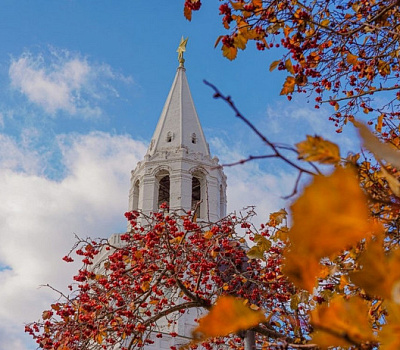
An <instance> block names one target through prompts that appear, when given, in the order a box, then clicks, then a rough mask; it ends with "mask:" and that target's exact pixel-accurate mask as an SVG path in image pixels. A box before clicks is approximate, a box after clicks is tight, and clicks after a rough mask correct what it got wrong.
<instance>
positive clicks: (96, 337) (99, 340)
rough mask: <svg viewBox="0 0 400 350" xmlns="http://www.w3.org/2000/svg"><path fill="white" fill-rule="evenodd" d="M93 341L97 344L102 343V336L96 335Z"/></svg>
mask: <svg viewBox="0 0 400 350" xmlns="http://www.w3.org/2000/svg"><path fill="white" fill-rule="evenodd" d="M94 340H95V341H96V342H97V343H98V344H101V343H103V336H102V335H101V333H99V334H97V335H96V336H95V337H94Z"/></svg>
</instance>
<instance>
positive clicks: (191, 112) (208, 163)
mask: <svg viewBox="0 0 400 350" xmlns="http://www.w3.org/2000/svg"><path fill="white" fill-rule="evenodd" d="M186 42H187V39H186V40H183V38H182V40H181V44H180V45H179V48H178V51H177V52H178V60H179V66H178V69H177V72H176V75H175V79H174V81H173V83H172V86H171V89H170V91H169V94H168V97H167V100H166V102H165V104H164V108H163V110H162V112H161V116H160V119H159V121H158V124H157V127H156V129H155V131H154V134H153V137H152V139H151V142H150V145H149V148H148V150H147V153H146V155H145V157H144V160H142V161H141V162H139V163H138V164H137V166H136V168H135V170H133V171H132V176H131V189H130V192H129V210H142V211H143V212H144V213H145V214H149V213H150V212H156V211H158V210H159V208H160V205H161V204H162V203H166V204H167V205H168V206H169V208H170V210H184V211H186V212H187V211H189V210H190V211H192V212H193V211H194V210H195V211H196V215H197V218H198V219H199V220H204V221H211V222H215V221H218V220H219V219H221V218H223V217H224V216H225V215H226V176H225V175H224V173H223V171H222V169H221V168H220V167H218V158H217V157H214V158H212V157H211V155H210V149H209V146H208V143H207V142H206V139H205V137H204V133H203V129H202V127H201V124H200V121H199V118H198V116H197V112H196V109H195V107H194V103H193V99H192V95H191V93H190V89H189V84H188V81H187V78H186V69H185V67H184V62H185V60H184V59H183V52H184V51H185V46H186Z"/></svg>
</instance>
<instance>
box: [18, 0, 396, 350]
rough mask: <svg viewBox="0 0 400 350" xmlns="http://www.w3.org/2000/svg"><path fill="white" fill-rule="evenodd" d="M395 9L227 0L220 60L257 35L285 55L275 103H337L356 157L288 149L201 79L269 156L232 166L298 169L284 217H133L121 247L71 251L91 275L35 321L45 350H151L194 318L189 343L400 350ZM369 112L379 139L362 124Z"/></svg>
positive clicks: (190, 1) (314, 141)
mask: <svg viewBox="0 0 400 350" xmlns="http://www.w3.org/2000/svg"><path fill="white" fill-rule="evenodd" d="M399 6H400V4H399V2H398V1H394V0H390V1H378V0H354V1H325V0H315V1H305V2H300V1H297V0H279V1H278V0H276V1H275V0H247V1H244V0H238V1H229V2H225V1H222V2H221V6H220V14H221V15H222V23H223V26H224V30H226V31H228V33H227V34H224V35H222V36H220V37H219V38H218V39H217V45H219V46H220V47H221V48H222V52H223V55H224V56H226V57H227V58H229V59H234V58H235V57H236V55H237V54H238V50H244V49H246V47H247V44H248V42H249V41H254V42H255V43H256V48H257V49H258V50H260V51H265V50H271V49H272V48H277V47H279V48H280V49H279V50H278V51H277V53H278V54H279V55H281V57H280V58H279V59H278V60H275V61H274V62H273V63H272V64H271V66H270V70H271V71H273V70H274V69H276V68H277V69H278V70H281V71H285V72H286V74H287V77H286V78H285V82H284V84H283V87H282V88H281V94H283V95H287V96H288V97H290V96H291V95H292V94H294V93H297V92H299V93H307V94H309V96H311V97H312V98H313V99H314V100H315V107H316V108H319V106H320V105H321V103H325V102H327V103H329V104H330V105H332V107H333V109H334V110H333V114H332V116H331V117H330V119H331V120H333V121H334V123H335V125H336V126H337V128H338V129H339V130H340V128H341V127H342V126H343V125H344V124H350V125H348V127H354V128H356V129H357V130H358V132H359V135H360V138H361V140H362V142H363V147H364V148H363V150H362V151H360V152H355V153H354V154H351V155H348V156H347V157H344V156H343V155H341V154H340V148H339V146H338V145H337V144H335V143H334V142H332V141H328V140H325V139H323V138H322V137H320V136H311V135H308V136H305V138H304V141H302V142H300V143H298V144H297V145H294V146H293V147H286V146H285V147H282V146H281V145H279V144H276V143H273V142H271V141H270V140H269V139H268V137H266V136H265V135H262V134H261V133H260V132H259V131H258V130H257V128H255V127H254V125H253V124H252V123H251V122H250V121H249V120H248V119H246V118H245V117H244V116H243V115H242V114H241V113H240V111H238V110H237V108H236V106H235V105H234V103H233V101H232V99H231V98H230V97H227V96H224V95H223V94H222V93H221V92H220V91H219V90H218V89H217V88H215V87H214V86H213V85H211V84H209V83H208V85H210V86H211V87H212V88H213V89H214V92H215V95H214V97H216V98H219V99H222V100H223V101H225V102H226V103H228V104H229V106H230V107H231V108H232V109H233V111H234V113H235V115H236V116H237V117H238V118H240V119H242V120H243V121H244V122H245V123H246V124H247V125H248V126H249V127H250V128H251V129H252V130H253V131H254V132H255V134H256V136H257V137H260V138H261V140H262V141H263V142H264V144H265V146H266V149H268V150H269V151H270V153H268V154H266V155H265V156H258V157H249V159H246V160H242V161H239V162H238V163H243V162H245V161H249V160H253V159H256V158H265V159H267V158H277V159H280V160H281V161H283V162H285V163H286V164H287V165H289V166H291V167H293V169H295V170H296V171H298V174H299V175H298V178H297V181H296V183H295V184H294V190H293V192H292V196H291V198H292V199H291V205H290V208H288V209H287V210H285V209H281V210H280V211H278V212H275V213H271V214H270V216H269V218H268V219H267V220H265V223H264V224H263V225H261V227H260V228H255V227H254V226H253V225H252V224H251V216H252V214H253V211H252V209H249V211H248V212H247V213H244V214H235V215H230V216H228V217H226V218H224V219H223V220H221V221H220V222H217V223H207V222H197V221H196V219H195V216H193V215H192V214H191V213H190V212H189V213H186V214H184V215H182V214H179V215H178V214H177V213H175V212H171V211H168V208H165V207H164V208H161V209H162V210H160V212H158V213H154V214H152V215H151V216H146V215H144V214H143V213H140V212H130V213H127V214H126V216H127V219H128V221H129V223H130V230H129V231H128V232H127V233H125V234H123V235H122V236H120V240H118V239H117V240H116V239H110V240H108V241H106V240H79V241H78V242H77V245H76V247H75V248H74V249H73V250H72V251H71V253H70V254H69V255H68V256H66V257H65V258H64V260H66V261H71V260H72V257H73V256H74V254H77V255H79V256H82V262H83V266H82V268H81V269H80V270H79V273H78V274H77V275H76V276H75V277H74V280H75V284H73V285H71V286H70V291H71V293H70V294H69V295H64V294H62V293H61V294H60V300H59V301H58V302H56V303H54V304H53V305H51V307H50V308H49V309H48V310H46V311H44V312H43V314H42V317H41V320H39V321H38V322H34V323H31V324H29V325H27V326H26V331H27V332H29V333H30V334H31V335H32V336H33V337H34V339H35V340H36V341H37V343H38V345H39V346H40V347H42V348H44V349H52V350H78V349H114V347H115V348H116V346H119V347H120V348H121V349H136V348H142V347H143V346H145V345H146V344H150V343H152V342H153V341H154V340H153V339H154V337H157V338H158V337H177V336H179V334H178V333H176V330H175V328H174V325H175V324H176V322H177V320H178V318H179V317H180V316H181V315H182V314H183V313H185V312H186V311H187V310H189V309H196V310H197V309H199V310H202V312H201V313H200V314H199V320H198V326H197V328H195V329H194V330H193V334H192V337H191V339H186V340H185V341H184V342H182V344H183V345H184V346H185V347H186V348H196V347H197V346H200V345H201V346H203V347H204V348H206V349H211V348H213V346H214V348H218V347H219V346H221V344H224V345H226V346H228V348H230V349H243V346H244V345H243V337H244V336H245V335H246V332H245V331H246V330H248V329H251V330H252V331H253V332H255V334H256V342H257V346H258V349H265V350H267V349H317V348H321V349H327V348H331V349H363V350H367V349H371V350H372V349H383V350H397V349H399V348H400V331H399V330H400V250H399V241H400V232H399V227H400V216H399V213H400V182H399V180H398V179H399V178H400V170H398V169H400V152H399V150H398V148H399V145H400V138H399V136H398V135H399V122H398V120H399V116H400V114H399V113H400V112H399V105H398V103H399V102H398V101H399V96H400V93H399V92H398V89H399V86H398V78H399V73H398V72H399V67H400V65H399V62H398V56H399V47H398V46H399V31H398V21H399V16H400V15H399V14H400V11H399ZM184 9H185V10H184V14H185V16H186V18H188V19H189V20H190V19H191V18H192V14H193V11H197V10H199V9H201V1H200V0H186V1H185V3H184ZM270 52H272V51H270ZM271 54H272V53H271ZM378 93H380V94H381V95H380V96H381V99H380V103H377V101H376V100H375V99H374V97H375V96H376V95H377V94H378ZM382 101H383V102H382ZM313 104H314V103H313ZM365 114H368V118H369V119H368V122H367V124H369V125H372V124H375V130H374V132H372V131H371V130H370V129H369V127H368V126H367V125H366V124H364V123H362V122H360V121H359V120H361V116H364V115H365ZM286 151H289V152H292V153H294V154H296V156H297V159H296V160H293V157H290V156H287V155H286V153H284V152H286ZM320 164H323V165H324V169H325V170H324V171H321V170H320ZM327 169H328V170H327ZM303 176H308V184H307V185H306V186H304V188H303V189H302V190H300V188H299V187H300V186H299V181H300V178H303ZM299 192H301V193H300V194H299ZM294 195H296V197H295V196H294ZM288 222H290V225H289V224H288ZM200 316H201V317H200Z"/></svg>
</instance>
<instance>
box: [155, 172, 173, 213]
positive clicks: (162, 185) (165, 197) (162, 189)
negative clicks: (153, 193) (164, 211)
mask: <svg viewBox="0 0 400 350" xmlns="http://www.w3.org/2000/svg"><path fill="white" fill-rule="evenodd" d="M169 194H170V181H169V175H165V176H163V177H162V178H161V179H160V182H159V186H158V208H160V205H161V204H163V203H167V205H168V206H169Z"/></svg>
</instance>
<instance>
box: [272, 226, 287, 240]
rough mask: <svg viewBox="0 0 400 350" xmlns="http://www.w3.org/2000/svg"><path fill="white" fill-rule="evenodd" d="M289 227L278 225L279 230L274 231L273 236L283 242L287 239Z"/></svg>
mask: <svg viewBox="0 0 400 350" xmlns="http://www.w3.org/2000/svg"><path fill="white" fill-rule="evenodd" d="M288 233H289V229H288V228H287V227H286V226H285V227H280V228H279V230H278V231H277V232H276V234H275V237H276V239H280V240H281V241H283V242H286V241H287V240H288V239H289V235H288Z"/></svg>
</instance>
